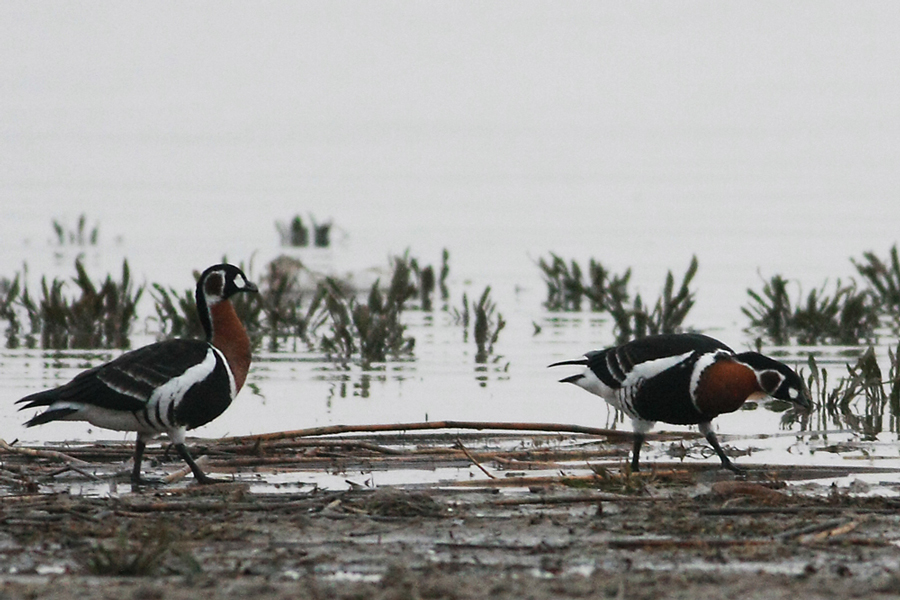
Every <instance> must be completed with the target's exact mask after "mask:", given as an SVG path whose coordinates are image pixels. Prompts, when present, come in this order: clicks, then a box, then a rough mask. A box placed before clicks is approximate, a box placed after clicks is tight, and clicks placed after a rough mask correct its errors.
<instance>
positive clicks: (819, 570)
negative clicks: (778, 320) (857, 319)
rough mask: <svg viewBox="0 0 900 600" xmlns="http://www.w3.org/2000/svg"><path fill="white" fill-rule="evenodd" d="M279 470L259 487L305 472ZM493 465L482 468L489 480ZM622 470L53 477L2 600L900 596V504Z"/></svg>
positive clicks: (752, 478) (34, 496) (659, 469)
mask: <svg viewBox="0 0 900 600" xmlns="http://www.w3.org/2000/svg"><path fill="white" fill-rule="evenodd" d="M372 443H373V444H375V443H383V440H381V441H378V440H376V441H373V442H372ZM420 445H421V444H420ZM473 446H474V442H473ZM323 447H325V448H326V449H327V453H333V452H334V451H335V448H334V446H333V445H330V446H329V445H327V444H326V445H324V446H323ZM355 447H356V448H357V450H356V451H355V452H358V453H363V454H365V453H368V452H371V451H372V449H371V447H368V448H367V447H366V446H365V445H364V444H357V445H356V446H355ZM432 450H433V448H432ZM480 451H481V452H482V455H483V452H484V450H483V449H481V450H480ZM304 452H308V448H305V449H304ZM495 452H496V450H495ZM470 454H471V455H472V457H473V458H475V457H476V455H477V454H478V451H471V452H470ZM307 456H309V455H308V454H307ZM390 456H391V460H394V459H395V458H396V455H390ZM12 458H13V457H10V456H8V455H4V456H3V459H4V466H5V467H10V468H12V469H14V471H13V472H15V468H18V469H19V471H18V472H19V473H20V474H21V472H22V469H25V468H26V466H27V467H28V468H33V472H32V479H33V481H37V482H43V481H46V478H47V477H48V475H47V473H59V472H60V471H61V470H60V468H59V466H58V465H56V466H54V465H53V464H52V462H53V461H52V460H49V459H46V458H43V459H27V457H23V456H19V457H15V458H16V459H15V460H11V459H12ZM269 458H272V457H271V456H269ZM319 458H321V459H322V460H326V456H324V455H323V456H320V457H319ZM501 458H503V457H501ZM527 458H528V457H526V456H523V457H521V460H522V461H523V462H529V463H531V464H534V463H535V461H534V460H530V461H526V459H527ZM532 458H533V457H532ZM26 459H27V460H26ZM340 459H341V460H342V461H343V463H342V464H347V463H350V462H353V461H354V460H357V459H361V457H360V456H356V457H354V456H351V455H349V454H342V456H341V457H340ZM546 459H547V457H546V456H544V457H542V460H541V461H540V462H541V465H543V466H546ZM330 460H336V458H335V457H334V456H331V457H330ZM16 461H18V462H16ZM272 462H273V461H269V463H268V464H267V467H266V469H272V470H270V471H266V470H261V469H260V468H259V467H258V466H257V467H256V468H254V470H253V477H254V478H262V479H265V478H266V476H267V475H271V474H273V473H275V472H283V471H284V470H286V469H295V470H296V469H301V468H307V467H308V465H305V464H304V465H302V466H299V467H298V466H297V465H296V464H291V463H289V462H283V463H282V464H280V465H273V464H272ZM392 464H393V465H394V466H395V467H396V466H397V463H396V462H392ZM497 464H499V463H493V462H489V461H486V462H485V463H484V465H485V467H486V468H485V471H486V472H490V470H492V469H493V468H494V467H496V465H497ZM620 464H621V462H619V461H612V462H609V463H607V466H602V465H601V466H600V467H599V468H598V466H597V464H595V465H594V467H595V469H594V472H593V473H591V474H590V475H580V476H578V477H571V476H566V474H564V473H563V474H560V473H556V474H555V475H546V474H543V472H542V474H541V475H540V476H536V475H535V474H534V473H530V472H528V471H527V470H525V469H523V470H522V471H521V472H519V471H517V472H515V473H513V477H497V478H496V479H495V480H491V479H487V478H482V479H476V480H474V481H471V482H456V483H449V484H445V485H432V484H428V485H423V484H419V485H390V486H380V487H377V488H375V489H367V488H365V487H358V486H350V488H351V489H348V490H340V491H335V490H322V489H310V490H303V491H294V490H288V491H284V490H278V492H277V493H272V492H258V491H255V490H256V489H258V486H255V485H253V484H252V483H250V482H247V481H246V480H247V479H250V477H248V475H249V473H248V472H247V469H248V468H249V467H246V466H244V467H241V468H239V469H238V475H239V477H238V480H239V481H238V482H236V483H223V484H219V485H214V486H197V485H195V484H194V483H193V482H192V481H190V480H189V479H188V480H186V481H181V482H180V483H176V484H172V485H170V486H166V487H162V488H154V489H147V490H141V491H138V492H134V493H131V492H125V491H124V490H121V488H122V487H123V485H124V484H120V485H119V488H120V491H122V493H118V494H108V495H105V496H91V495H77V494H71V493H67V492H64V491H63V492H59V491H56V492H54V491H50V492H48V491H46V490H47V486H46V485H44V484H43V483H41V485H39V489H38V490H36V491H34V490H32V491H27V490H22V489H20V490H11V489H10V490H7V493H6V494H4V495H3V497H2V498H0V507H2V509H0V522H2V528H0V565H2V567H0V582H2V587H0V590H2V593H3V594H5V596H4V597H9V598H36V597H41V598H71V597H73V596H75V595H80V596H83V597H99V598H105V597H108V598H144V599H151V598H216V597H235V598H236V597H248V596H250V595H252V596H254V597H256V598H259V599H262V600H265V599H268V598H289V597H309V598H370V597H371V598H454V599H467V598H538V599H540V598H585V597H598V598H697V597H706V596H713V597H759V598H763V597H765V598H788V597H795V596H798V595H802V596H803V597H810V598H839V597H840V598H848V597H866V598H878V597H894V596H896V595H897V594H900V549H898V544H900V500H898V499H896V498H893V497H887V496H872V497H869V496H866V495H858V494H853V493H850V492H849V491H848V490H846V489H844V490H837V489H832V490H830V489H828V488H827V487H825V486H823V485H821V484H805V485H788V484H789V483H791V482H794V483H796V482H797V481H800V480H803V479H806V478H810V477H812V475H811V474H810V472H809V471H810V469H809V468H806V469H800V468H790V467H779V468H778V469H773V468H770V467H764V466H750V468H749V469H748V474H747V476H746V477H738V478H736V477H734V476H733V475H732V474H731V473H728V472H724V471H722V470H720V469H717V468H715V466H713V465H691V466H690V467H691V468H685V467H686V465H687V464H688V463H685V464H684V465H678V464H673V465H656V468H655V469H654V470H653V471H651V472H650V473H646V474H642V475H641V476H635V475H629V474H627V473H622V472H620V471H619V469H618V466H619V465H620ZM96 465H97V463H94V466H96ZM163 466H166V465H163ZM120 467H121V465H118V464H115V463H112V464H107V465H106V468H107V469H108V471H109V472H110V473H114V472H116V471H117V470H118V469H119V468H120ZM53 469H55V471H54V470H53ZM845 474H846V473H845ZM817 475H819V476H827V471H825V470H821V471H820V472H818V473H817ZM54 477H55V478H56V479H60V478H63V479H64V478H65V477H71V478H77V477H84V475H83V474H79V473H78V472H72V471H70V472H67V473H66V474H65V475H59V474H56V475H54ZM42 478H43V479H42ZM884 478H885V479H886V480H893V479H896V475H892V474H890V473H888V472H885V474H884ZM241 479H243V480H245V481H241ZM473 479H475V478H474V477H473Z"/></svg>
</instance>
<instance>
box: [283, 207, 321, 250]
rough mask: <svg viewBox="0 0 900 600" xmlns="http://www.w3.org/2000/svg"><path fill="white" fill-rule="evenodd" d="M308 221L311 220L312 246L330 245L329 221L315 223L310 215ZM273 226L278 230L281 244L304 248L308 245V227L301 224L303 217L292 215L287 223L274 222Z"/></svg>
mask: <svg viewBox="0 0 900 600" xmlns="http://www.w3.org/2000/svg"><path fill="white" fill-rule="evenodd" d="M310 221H311V222H312V232H313V235H312V240H313V246H315V247H316V248H328V247H329V246H330V245H331V221H325V222H324V223H317V222H316V219H315V218H314V217H312V216H311V217H310ZM275 228H276V229H277V230H278V236H279V237H280V238H281V245H282V246H290V247H292V248H306V247H307V246H309V240H310V235H309V232H310V229H309V228H308V227H307V226H306V225H304V224H303V219H302V218H301V217H300V215H294V218H292V219H291V220H290V221H289V222H287V223H284V222H282V221H278V222H276V223H275Z"/></svg>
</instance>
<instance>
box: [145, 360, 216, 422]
mask: <svg viewBox="0 0 900 600" xmlns="http://www.w3.org/2000/svg"><path fill="white" fill-rule="evenodd" d="M216 352H217V351H216V350H215V348H213V347H212V346H210V347H209V351H207V353H206V358H204V359H203V362H201V363H198V364H196V365H194V366H193V367H191V368H189V369H188V370H186V371H185V372H184V373H182V374H181V375H179V376H178V377H175V378H173V379H170V380H169V381H167V382H166V383H165V384H163V385H161V386H159V387H158V388H156V389H155V390H153V394H151V396H150V401H149V402H148V412H149V414H150V417H151V418H152V419H153V420H154V421H157V423H156V424H157V425H158V426H159V428H160V429H167V430H168V429H171V428H172V427H173V426H174V425H175V424H174V423H169V422H168V414H169V407H170V406H171V405H172V403H173V402H174V403H176V406H177V404H178V403H179V402H180V401H181V399H182V398H183V397H184V395H185V394H186V393H187V391H188V390H189V389H190V388H191V386H193V385H194V384H196V383H199V382H201V381H203V380H204V379H205V378H206V377H207V376H208V375H209V374H210V373H212V372H213V369H215V368H216ZM157 414H158V415H159V418H157V417H156V415H157Z"/></svg>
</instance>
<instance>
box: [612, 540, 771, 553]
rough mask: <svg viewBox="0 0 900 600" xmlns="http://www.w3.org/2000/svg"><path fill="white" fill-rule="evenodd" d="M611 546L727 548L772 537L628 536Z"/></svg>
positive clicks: (765, 541)
mask: <svg viewBox="0 0 900 600" xmlns="http://www.w3.org/2000/svg"><path fill="white" fill-rule="evenodd" d="M607 543H608V544H609V547H610V548H617V549H620V550H621V549H626V550H638V549H644V548H725V547H729V546H761V545H763V544H771V543H773V540H771V539H759V538H753V539H742V540H734V539H731V540H729V539H722V538H693V539H683V538H682V539H674V538H670V539H660V538H626V539H618V540H609V542H607Z"/></svg>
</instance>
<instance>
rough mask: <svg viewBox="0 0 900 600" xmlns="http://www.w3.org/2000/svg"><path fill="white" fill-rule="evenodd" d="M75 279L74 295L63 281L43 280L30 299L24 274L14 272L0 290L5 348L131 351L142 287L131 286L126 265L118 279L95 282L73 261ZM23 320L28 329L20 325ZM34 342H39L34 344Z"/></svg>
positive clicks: (81, 266) (80, 264)
mask: <svg viewBox="0 0 900 600" xmlns="http://www.w3.org/2000/svg"><path fill="white" fill-rule="evenodd" d="M75 271H76V276H75V277H74V278H72V280H71V281H72V282H73V283H74V284H75V286H76V287H77V289H78V292H79V294H78V295H77V296H69V295H67V294H65V293H64V289H65V287H66V283H67V282H66V281H65V280H63V279H58V278H55V279H53V280H52V281H47V278H46V277H44V278H42V279H41V293H40V296H38V297H37V298H34V297H32V295H31V293H30V292H29V290H28V287H27V285H25V283H24V278H25V277H24V274H21V273H20V274H17V275H16V277H15V278H14V279H13V280H12V282H11V283H8V284H6V285H4V286H2V287H3V288H4V289H5V292H6V293H5V297H4V298H3V300H2V304H0V316H2V317H3V318H4V319H5V320H6V321H7V324H8V326H7V329H6V345H7V347H8V348H17V347H19V346H25V347H35V346H37V345H40V347H41V348H47V349H52V350H64V349H68V348H78V349H90V348H129V347H130V345H131V339H130V335H131V328H132V325H133V324H134V321H135V319H136V318H137V304H138V301H139V300H140V298H141V295H142V294H143V292H144V286H138V287H137V288H135V287H134V283H133V282H132V280H131V271H130V269H129V267H128V261H127V260H126V261H123V263H122V275H121V278H120V279H119V280H114V279H113V278H112V276H110V275H107V276H106V279H105V280H104V281H103V282H102V283H100V284H99V285H98V284H95V283H94V282H93V281H92V280H91V278H90V276H89V275H88V273H87V270H86V269H85V267H84V265H83V264H82V263H81V261H80V260H76V261H75ZM25 322H27V323H28V324H29V327H28V329H27V331H26V329H25V328H24V327H23V323H25ZM38 340H39V341H40V342H39V343H38Z"/></svg>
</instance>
